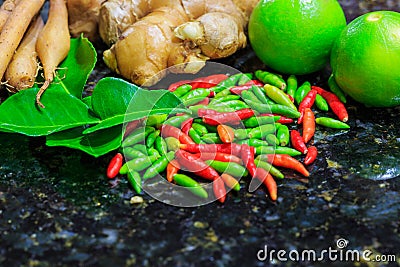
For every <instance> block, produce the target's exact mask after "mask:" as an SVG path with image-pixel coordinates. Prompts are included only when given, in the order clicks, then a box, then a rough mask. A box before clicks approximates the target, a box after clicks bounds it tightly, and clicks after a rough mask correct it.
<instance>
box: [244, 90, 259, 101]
mask: <svg viewBox="0 0 400 267" xmlns="http://www.w3.org/2000/svg"><path fill="white" fill-rule="evenodd" d="M241 96H242V98H243V100H244V101H245V102H246V103H247V101H252V102H254V103H260V104H262V102H261V100H260V99H258V97H257V96H256V95H255V94H254V92H253V91H250V90H246V91H243V92H242V94H241Z"/></svg>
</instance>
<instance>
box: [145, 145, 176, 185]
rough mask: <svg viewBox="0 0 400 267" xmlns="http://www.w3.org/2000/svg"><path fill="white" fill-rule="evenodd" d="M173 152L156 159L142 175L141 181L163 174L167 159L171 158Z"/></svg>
mask: <svg viewBox="0 0 400 267" xmlns="http://www.w3.org/2000/svg"><path fill="white" fill-rule="evenodd" d="M174 154H175V152H173V151H170V152H168V154H165V155H164V156H162V157H160V158H159V159H157V160H156V161H155V162H153V164H152V165H151V166H150V167H149V168H148V169H147V170H146V171H145V173H144V174H143V179H144V180H146V179H149V178H153V177H155V176H156V175H157V174H159V173H161V172H163V171H164V170H165V169H166V168H167V165H168V162H169V158H171V157H173V156H174Z"/></svg>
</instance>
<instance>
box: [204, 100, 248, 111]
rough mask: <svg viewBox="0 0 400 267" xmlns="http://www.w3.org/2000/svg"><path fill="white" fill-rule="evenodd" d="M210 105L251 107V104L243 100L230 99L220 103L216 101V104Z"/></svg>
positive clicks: (238, 107)
mask: <svg viewBox="0 0 400 267" xmlns="http://www.w3.org/2000/svg"><path fill="white" fill-rule="evenodd" d="M209 107H210V108H211V109H214V108H232V109H233V110H239V109H245V108H249V106H248V105H247V104H246V103H245V102H243V101H241V100H228V101H225V102H219V103H216V104H213V105H211V104H210V105H209ZM218 111H219V110H218ZM222 112H225V111H222Z"/></svg>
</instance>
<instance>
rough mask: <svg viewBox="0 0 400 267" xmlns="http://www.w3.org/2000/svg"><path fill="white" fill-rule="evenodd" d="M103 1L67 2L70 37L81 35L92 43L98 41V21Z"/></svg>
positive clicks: (74, 0)
mask: <svg viewBox="0 0 400 267" xmlns="http://www.w3.org/2000/svg"><path fill="white" fill-rule="evenodd" d="M103 2H105V0H67V9H68V23H69V31H70V33H71V36H72V37H79V36H80V35H81V34H83V36H84V37H86V38H88V39H89V40H90V41H92V42H96V41H98V39H99V33H98V20H99V14H100V7H101V4H102V3H103Z"/></svg>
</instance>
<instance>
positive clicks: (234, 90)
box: [229, 84, 253, 95]
mask: <svg viewBox="0 0 400 267" xmlns="http://www.w3.org/2000/svg"><path fill="white" fill-rule="evenodd" d="M252 86H253V84H243V85H237V86H234V87H232V88H230V89H229V90H230V91H231V93H232V94H235V95H241V94H242V92H243V91H247V90H249V89H251V87H252Z"/></svg>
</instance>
